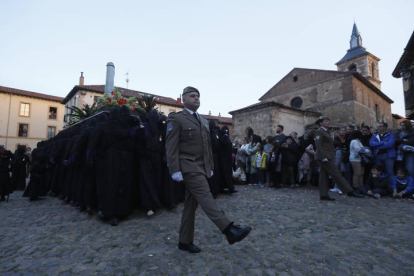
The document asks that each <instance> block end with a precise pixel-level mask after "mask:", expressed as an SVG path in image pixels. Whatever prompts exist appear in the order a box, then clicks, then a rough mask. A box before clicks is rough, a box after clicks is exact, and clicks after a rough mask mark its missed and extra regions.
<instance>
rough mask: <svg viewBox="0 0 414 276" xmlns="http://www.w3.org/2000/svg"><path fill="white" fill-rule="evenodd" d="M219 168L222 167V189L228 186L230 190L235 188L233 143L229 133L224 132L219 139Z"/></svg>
mask: <svg viewBox="0 0 414 276" xmlns="http://www.w3.org/2000/svg"><path fill="white" fill-rule="evenodd" d="M219 147H220V150H219V169H220V177H221V180H220V183H221V187H222V189H225V188H227V189H228V190H229V191H233V190H234V183H233V169H232V149H233V144H232V143H231V141H230V139H229V137H228V135H227V134H222V135H221V137H220V139H219Z"/></svg>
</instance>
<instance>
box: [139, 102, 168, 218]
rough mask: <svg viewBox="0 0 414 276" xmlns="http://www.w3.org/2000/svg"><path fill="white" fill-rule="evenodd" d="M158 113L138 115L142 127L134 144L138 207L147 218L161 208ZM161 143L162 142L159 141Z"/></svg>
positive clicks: (153, 111)
mask: <svg viewBox="0 0 414 276" xmlns="http://www.w3.org/2000/svg"><path fill="white" fill-rule="evenodd" d="M158 117H159V115H158V111H156V110H152V111H151V112H150V113H149V114H148V115H147V114H144V113H142V114H140V116H139V118H140V119H141V120H142V122H143V127H142V128H140V132H139V133H137V135H136V137H135V144H136V145H137V146H138V154H137V160H136V166H135V167H138V185H139V191H137V194H138V197H139V205H140V207H142V208H143V209H144V210H145V212H146V213H147V215H148V216H151V215H153V214H154V210H155V209H156V208H158V207H161V203H160V190H161V185H162V184H161V181H162V177H161V172H162V165H161V150H162V146H161V145H160V141H159V135H160V133H159V131H158V128H157V121H158ZM161 142H162V141H161Z"/></svg>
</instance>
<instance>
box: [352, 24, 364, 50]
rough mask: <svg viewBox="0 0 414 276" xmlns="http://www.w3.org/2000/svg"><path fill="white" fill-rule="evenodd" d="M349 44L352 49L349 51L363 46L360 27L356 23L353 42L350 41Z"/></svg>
mask: <svg viewBox="0 0 414 276" xmlns="http://www.w3.org/2000/svg"><path fill="white" fill-rule="evenodd" d="M349 44H350V46H351V48H349V49H353V48H356V47H361V46H362V37H361V35H360V34H359V31H358V27H357V25H356V23H355V22H354V27H353V28H352V35H351V41H349Z"/></svg>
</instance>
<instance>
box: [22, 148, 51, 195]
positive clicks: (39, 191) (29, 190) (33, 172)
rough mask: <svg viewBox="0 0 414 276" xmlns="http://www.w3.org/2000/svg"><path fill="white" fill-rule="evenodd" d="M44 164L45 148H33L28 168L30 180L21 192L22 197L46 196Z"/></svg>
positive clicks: (45, 162) (45, 160)
mask: <svg viewBox="0 0 414 276" xmlns="http://www.w3.org/2000/svg"><path fill="white" fill-rule="evenodd" d="M46 165H47V156H46V153H45V149H43V148H35V149H34V150H33V152H32V164H31V168H30V181H29V184H28V185H27V187H26V190H25V191H24V193H23V197H38V196H46V194H47V191H48V190H47V182H46Z"/></svg>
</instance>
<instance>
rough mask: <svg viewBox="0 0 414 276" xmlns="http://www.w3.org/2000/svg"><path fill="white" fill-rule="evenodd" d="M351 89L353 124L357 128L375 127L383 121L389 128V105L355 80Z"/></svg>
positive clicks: (390, 118)
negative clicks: (353, 110)
mask: <svg viewBox="0 0 414 276" xmlns="http://www.w3.org/2000/svg"><path fill="white" fill-rule="evenodd" d="M353 87H354V89H353V91H354V97H355V103H354V109H355V124H356V125H357V126H358V127H360V126H361V125H362V124H364V125H368V126H374V127H375V126H376V124H377V123H378V122H382V121H384V122H385V123H387V124H389V125H390V126H391V125H392V122H393V120H392V115H391V104H390V103H389V102H387V101H386V100H384V99H383V98H382V97H381V96H379V95H378V94H376V93H374V92H373V91H372V90H371V89H369V88H368V87H367V86H366V85H365V84H363V83H362V82H361V81H359V80H358V79H356V78H354V79H353ZM377 113H378V114H377Z"/></svg>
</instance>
